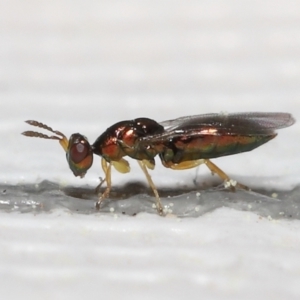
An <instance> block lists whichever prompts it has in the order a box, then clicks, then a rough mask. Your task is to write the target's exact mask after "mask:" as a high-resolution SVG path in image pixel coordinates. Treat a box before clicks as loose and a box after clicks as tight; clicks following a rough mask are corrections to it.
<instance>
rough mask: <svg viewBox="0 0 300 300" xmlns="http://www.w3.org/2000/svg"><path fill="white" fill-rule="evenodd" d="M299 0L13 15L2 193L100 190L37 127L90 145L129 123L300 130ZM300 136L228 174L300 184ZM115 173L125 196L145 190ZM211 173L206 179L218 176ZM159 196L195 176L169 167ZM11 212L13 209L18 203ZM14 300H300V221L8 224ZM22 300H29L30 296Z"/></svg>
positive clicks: (46, 4)
mask: <svg viewBox="0 0 300 300" xmlns="http://www.w3.org/2000/svg"><path fill="white" fill-rule="evenodd" d="M299 83H300V4H299V2H298V1H292V0H286V1H283V0H279V1H275V2H274V1H267V0H262V1H246V0H243V1H233V0H232V1H211V0H209V1H208V0H207V1H195V0H191V1H175V0H174V1H167V0H161V1H155V0H152V1H136V0H129V1H100V0H99V1H82V0H77V1H67V0H59V1H55V0H54V1H33V0H27V1H17V0H10V1H3V0H2V1H1V2H0V101H1V107H0V122H1V126H0V137H1V148H0V155H1V173H0V182H1V183H3V184H11V185H17V186H19V185H21V184H24V183H38V182H40V181H42V180H44V179H48V180H51V181H54V182H57V183H59V184H61V185H65V184H72V185H74V186H80V185H85V184H88V185H90V186H96V185H97V183H98V177H99V176H102V175H103V174H101V172H102V171H101V169H100V163H98V160H97V158H95V163H94V166H93V168H92V169H91V170H90V172H89V173H88V174H87V176H86V178H85V179H82V180H80V179H78V178H74V177H73V175H72V174H71V172H70V171H69V170H68V167H67V164H66V161H65V157H64V153H63V151H62V149H60V146H59V145H58V143H57V142H55V141H46V140H38V139H29V138H26V137H23V136H21V135H20V133H21V132H23V131H25V130H30V129H32V128H30V126H29V125H27V124H25V123H23V121H24V120H27V119H35V120H38V121H41V122H44V123H46V124H48V125H49V126H52V127H53V128H54V129H57V130H60V131H62V132H63V133H64V134H66V135H67V136H69V135H70V134H72V133H74V132H80V133H83V134H85V135H86V136H87V137H88V138H89V140H90V141H91V142H93V141H94V140H95V139H96V138H97V136H98V135H99V134H101V133H102V132H103V131H104V130H105V129H106V128H107V127H108V126H110V125H112V124H113V123H115V122H117V121H121V120H126V119H132V118H136V117H149V118H153V119H155V120H157V121H163V120H166V119H172V118H176V117H179V116H183V115H192V114H200V113H210V112H222V111H226V112H238V111H284V112H291V113H292V114H293V115H294V117H295V118H296V119H298V120H300V100H299V99H300V98H299V97H300V84H299ZM299 124H300V123H299V122H298V123H296V124H295V125H294V126H293V127H291V128H288V129H284V130H282V131H280V133H279V136H278V137H277V138H276V139H275V140H273V141H271V142H270V143H268V144H267V145H265V146H263V147H261V148H259V149H257V150H255V151H253V152H250V153H246V154H242V155H237V156H233V157H227V158H220V159H218V160H217V161H216V162H217V163H218V165H219V166H220V167H221V168H223V169H224V170H226V171H227V172H228V173H229V174H230V175H232V176H233V177H234V178H237V179H239V180H240V181H242V182H243V183H246V184H248V185H250V186H251V187H254V188H255V187H257V188H262V189H270V190H271V189H273V188H276V189H279V190H287V191H288V190H291V189H292V188H294V187H295V186H296V185H298V184H299V181H300V176H299V132H300V125H299ZM131 164H132V172H131V173H130V174H127V175H120V174H116V172H114V174H113V183H114V184H116V185H121V184H122V183H126V182H127V181H130V180H138V181H142V182H144V180H145V179H144V178H143V177H142V176H143V174H142V173H141V172H140V170H139V169H138V168H137V166H136V163H135V162H134V161H132V162H131ZM208 173H209V172H208V170H206V169H205V168H204V167H202V168H201V169H200V170H199V176H200V179H201V176H208ZM152 177H153V180H154V181H155V182H156V183H157V185H158V187H163V186H166V187H168V188H169V187H172V186H174V189H176V187H181V186H185V185H188V184H189V183H190V184H191V183H192V180H193V179H194V177H195V171H193V170H188V171H183V172H175V171H170V170H166V169H164V168H162V167H160V166H157V168H156V170H155V172H153V173H152ZM12 200H13V199H12ZM0 224H1V225H0V226H1V227H0V234H1V237H0V247H1V248H0V251H1V255H0V276H1V281H0V291H1V295H2V297H4V298H3V299H17V298H18V299H19V298H20V297H23V298H24V297H25V298H29V297H30V298H31V299H41V298H43V299H71V298H72V299H82V298H83V297H88V298H90V299H91V298H93V299H96V298H97V299H98V298H101V297H106V298H109V299H119V298H121V297H122V298H125V299H141V298H143V299H153V298H154V297H155V298H156V299H167V298H170V297H172V298H173V299H182V298H184V297H189V298H190V299H199V297H202V298H204V299H234V298H235V299H242V298H243V299H266V298H269V299H270V298H272V299H287V298H289V299H298V297H299V296H300V287H299V279H300V278H299V268H300V265H299V261H300V254H299V253H300V251H299V250H300V234H299V230H300V223H299V221H295V220H294V221H289V220H286V219H284V218H283V219H280V220H276V221H275V220H271V219H270V218H269V219H268V218H261V217H259V215H258V214H257V213H251V212H241V211H236V210H233V209H229V208H222V209H219V210H216V211H214V212H212V213H209V214H206V215H204V216H201V217H199V218H196V219H177V218H171V219H169V218H160V217H158V216H156V215H155V214H153V215H150V214H138V216H137V217H126V216H121V215H113V214H101V213H100V214H94V215H77V214H76V213H73V212H72V213H71V212H70V211H68V210H62V209H58V210H54V211H53V212H52V213H50V214H49V213H47V214H46V213H41V214H38V215H35V214H33V213H28V214H19V213H12V212H10V213H8V212H4V211H3V212H1V217H0ZM25 295H26V296H25Z"/></svg>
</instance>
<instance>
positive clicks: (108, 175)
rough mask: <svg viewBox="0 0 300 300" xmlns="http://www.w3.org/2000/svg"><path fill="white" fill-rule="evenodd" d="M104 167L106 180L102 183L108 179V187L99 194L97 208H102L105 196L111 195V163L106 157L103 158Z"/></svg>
mask: <svg viewBox="0 0 300 300" xmlns="http://www.w3.org/2000/svg"><path fill="white" fill-rule="evenodd" d="M101 165H102V169H103V171H104V174H105V178H104V180H102V182H101V183H100V185H101V184H102V183H103V182H104V181H106V189H105V191H104V192H103V193H102V194H101V195H99V198H98V201H97V202H96V208H97V209H100V205H101V203H102V201H103V200H105V198H107V197H108V196H109V193H110V190H111V163H108V162H107V161H106V160H105V159H104V158H102V159H101Z"/></svg>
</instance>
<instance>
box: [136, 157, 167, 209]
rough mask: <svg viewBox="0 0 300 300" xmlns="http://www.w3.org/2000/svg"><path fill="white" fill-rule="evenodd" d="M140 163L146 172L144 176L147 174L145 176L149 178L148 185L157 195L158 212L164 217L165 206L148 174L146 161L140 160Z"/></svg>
mask: <svg viewBox="0 0 300 300" xmlns="http://www.w3.org/2000/svg"><path fill="white" fill-rule="evenodd" d="M138 163H139V165H140V167H141V169H142V170H143V172H144V174H145V176H146V178H147V181H148V183H149V185H150V187H151V188H152V191H153V193H154V195H155V199H156V209H157V212H158V214H159V215H163V206H162V204H161V202H160V198H159V194H158V191H157V189H156V187H155V185H154V183H153V181H152V179H151V176H150V175H149V173H148V170H147V167H146V164H145V162H144V161H140V160H138Z"/></svg>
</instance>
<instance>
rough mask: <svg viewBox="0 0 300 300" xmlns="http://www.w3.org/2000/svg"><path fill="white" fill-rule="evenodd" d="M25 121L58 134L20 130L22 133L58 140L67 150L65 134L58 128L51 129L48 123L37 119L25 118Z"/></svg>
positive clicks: (67, 143)
mask: <svg viewBox="0 0 300 300" xmlns="http://www.w3.org/2000/svg"><path fill="white" fill-rule="evenodd" d="M25 123H27V124H29V125H31V126H36V127H39V128H43V129H45V130H48V131H50V132H53V133H55V134H57V135H58V136H55V135H47V134H43V133H41V132H37V131H24V132H22V134H23V135H25V136H28V137H37V138H42V139H47V140H58V141H59V143H60V144H61V146H62V147H63V148H64V150H65V151H66V152H67V150H68V145H69V142H68V139H67V138H66V136H65V135H64V134H63V133H61V132H60V131H58V130H53V129H52V128H51V127H49V126H48V125H46V124H43V123H41V122H38V121H34V120H27V121H25Z"/></svg>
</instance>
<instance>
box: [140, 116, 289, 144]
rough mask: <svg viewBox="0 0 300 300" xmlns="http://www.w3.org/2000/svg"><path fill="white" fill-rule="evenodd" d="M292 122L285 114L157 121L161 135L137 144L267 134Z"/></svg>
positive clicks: (150, 137) (144, 138)
mask: <svg viewBox="0 0 300 300" xmlns="http://www.w3.org/2000/svg"><path fill="white" fill-rule="evenodd" d="M294 123H295V120H294V118H293V117H292V115H291V114H288V113H264V112H249V113H233V114H225V113H224V114H222V113H221V114H202V115H195V116H187V117H181V118H177V119H173V120H167V121H164V122H161V123H160V125H162V126H163V127H164V128H165V131H164V132H163V133H159V134H154V135H149V136H146V137H143V138H141V140H140V142H141V143H142V144H151V142H153V143H157V142H163V141H167V140H170V139H172V138H177V137H183V136H184V137H195V136H203V135H246V136H258V135H269V134H272V133H274V131H275V130H277V129H281V128H285V127H288V126H291V125H292V124H294Z"/></svg>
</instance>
